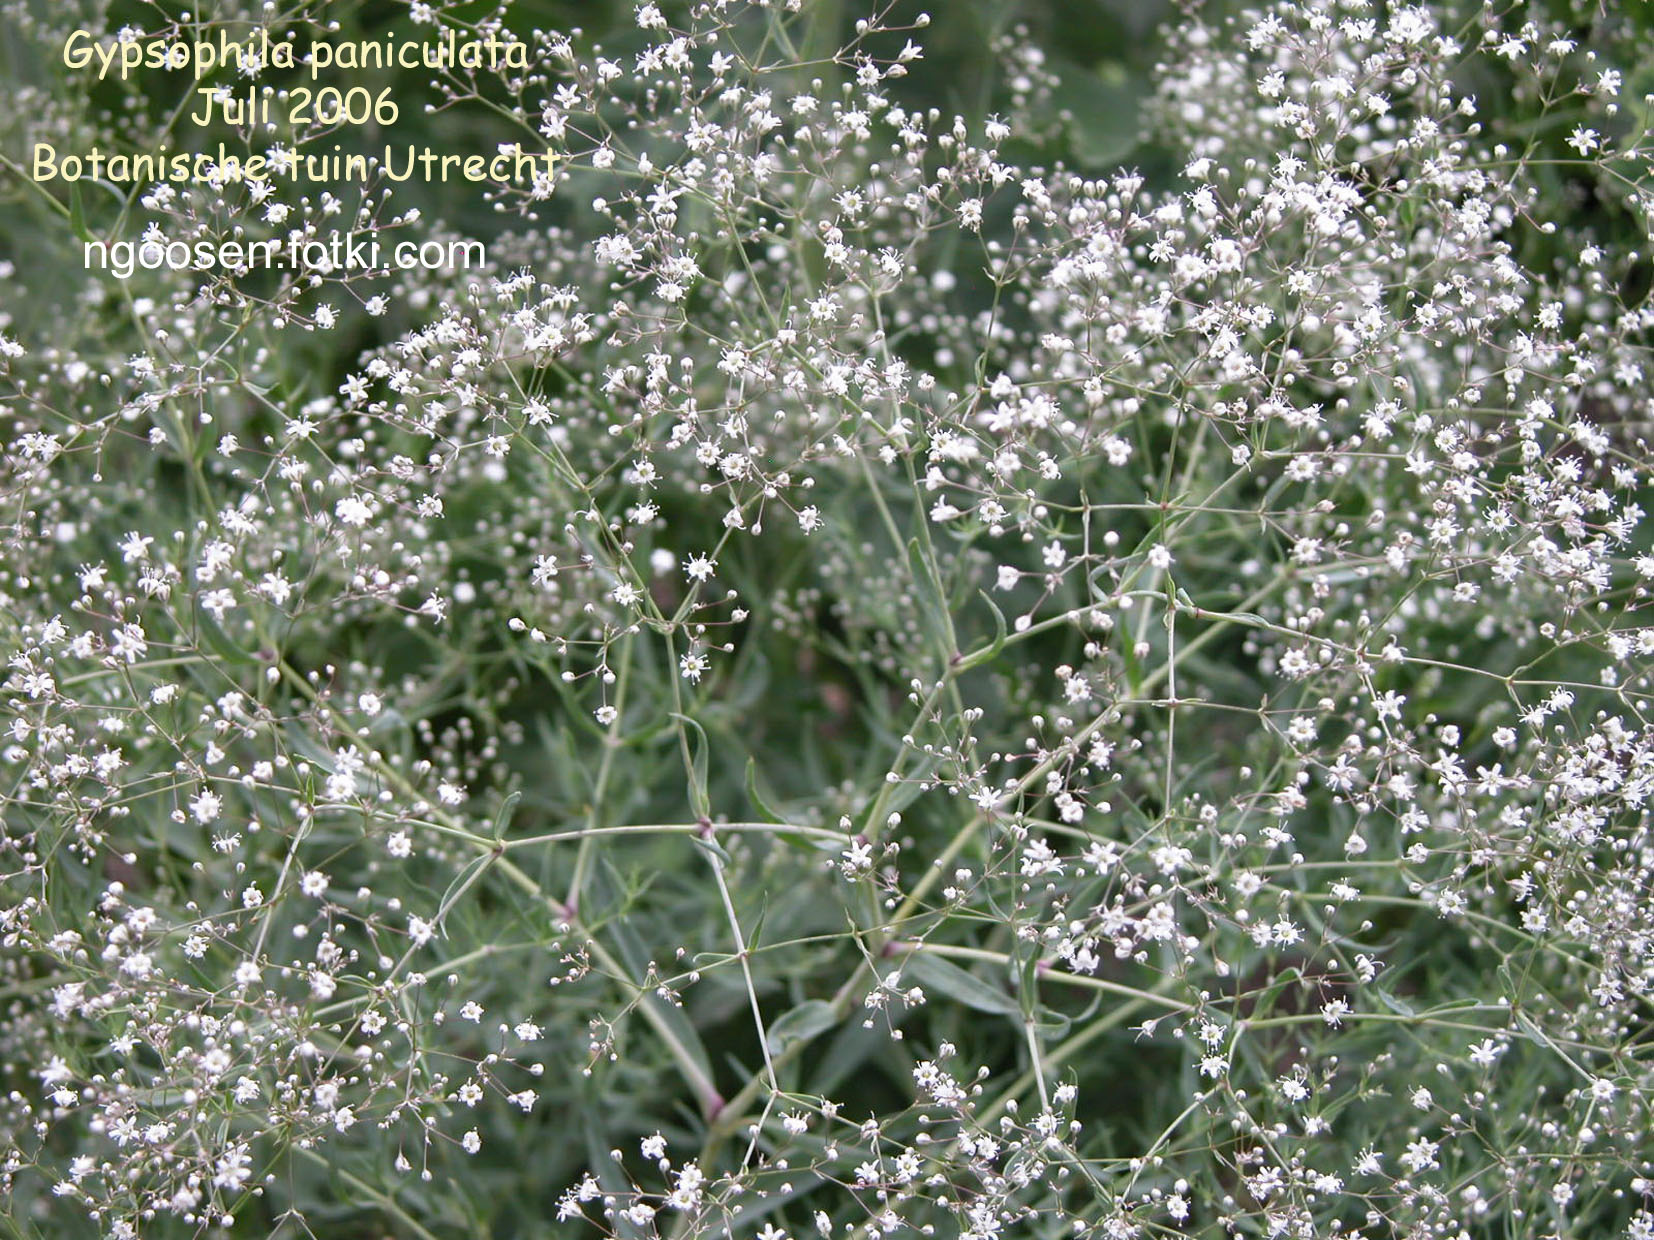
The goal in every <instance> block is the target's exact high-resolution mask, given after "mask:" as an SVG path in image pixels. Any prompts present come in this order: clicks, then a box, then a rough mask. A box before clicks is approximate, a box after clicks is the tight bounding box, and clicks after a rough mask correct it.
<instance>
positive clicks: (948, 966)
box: [902, 948, 1022, 1020]
mask: <svg viewBox="0 0 1654 1240" xmlns="http://www.w3.org/2000/svg"><path fill="white" fill-rule="evenodd" d="M902 977H903V979H904V980H905V979H907V978H912V979H913V980H914V981H916V982H918V983H919V984H920V985H921V986H923V987H924V988H925V989H926V990H934V991H937V992H938V993H940V994H943V995H946V996H947V997H948V998H949V999H952V1000H953V1001H954V1002H956V1003H963V1004H964V1005H965V1006H966V1007H968V1008H970V1009H972V1010H973V1011H977V1012H989V1013H992V1014H993V1015H995V1016H1014V1017H1016V1018H1017V1019H1018V1020H1021V1019H1022V1004H1021V1003H1019V1002H1018V1001H1017V1000H1016V999H1014V998H1013V997H1011V996H1010V995H1008V994H1006V993H1005V992H1004V991H1002V990H997V989H995V988H994V987H992V986H990V985H989V984H988V983H987V982H985V981H983V980H982V979H981V978H980V977H977V976H976V974H974V973H967V972H966V971H965V970H964V969H961V968H960V967H959V966H958V965H956V964H954V963H953V962H952V961H949V960H944V959H942V957H940V956H936V955H932V954H929V953H927V952H926V951H925V950H924V949H923V948H920V949H919V950H918V951H917V952H915V953H914V955H913V956H912V957H910V958H909V959H908V961H907V962H906V963H905V964H904V965H903V966H902Z"/></svg>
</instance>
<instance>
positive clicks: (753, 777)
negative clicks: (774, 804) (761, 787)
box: [747, 755, 787, 822]
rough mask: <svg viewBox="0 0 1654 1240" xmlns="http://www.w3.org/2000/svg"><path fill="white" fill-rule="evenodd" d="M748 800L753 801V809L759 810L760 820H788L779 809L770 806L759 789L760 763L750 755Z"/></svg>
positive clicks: (748, 760)
mask: <svg viewBox="0 0 1654 1240" xmlns="http://www.w3.org/2000/svg"><path fill="white" fill-rule="evenodd" d="M747 800H749V801H751V802H752V807H753V809H755V810H757V811H758V821H760V822H786V821H787V820H786V819H785V818H783V817H782V816H781V815H780V813H779V812H778V811H776V810H774V809H771V808H770V804H769V801H768V800H767V799H766V798H765V796H764V794H763V793H762V792H760V791H758V763H757V762H756V761H755V760H754V759H753V758H752V757H751V756H750V755H749V756H748V758H747Z"/></svg>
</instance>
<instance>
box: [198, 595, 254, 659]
mask: <svg viewBox="0 0 1654 1240" xmlns="http://www.w3.org/2000/svg"><path fill="white" fill-rule="evenodd" d="M195 637H196V644H197V646H205V647H206V648H207V650H209V651H210V652H211V653H212V654H214V655H216V656H217V657H218V658H220V659H222V660H223V661H224V662H225V663H229V664H233V665H235V666H238V667H246V666H247V665H248V664H250V663H257V662H258V656H257V655H255V654H253V653H252V652H251V651H249V650H244V649H243V648H242V647H241V646H239V645H237V644H236V643H235V642H234V641H232V640H231V639H230V635H229V634H228V633H226V632H225V631H224V630H223V629H222V628H221V627H219V623H218V621H217V620H214V619H213V618H212V615H211V614H210V613H208V612H206V611H203V610H202V609H201V607H200V606H199V605H197V606H196V609H195Z"/></svg>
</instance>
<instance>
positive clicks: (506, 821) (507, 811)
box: [494, 788, 523, 840]
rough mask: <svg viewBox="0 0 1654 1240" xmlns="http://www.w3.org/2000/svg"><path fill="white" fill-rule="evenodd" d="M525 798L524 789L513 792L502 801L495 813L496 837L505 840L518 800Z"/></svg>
mask: <svg viewBox="0 0 1654 1240" xmlns="http://www.w3.org/2000/svg"><path fill="white" fill-rule="evenodd" d="M522 799H523V792H522V789H521V788H519V789H517V791H515V792H513V793H511V794H510V795H509V796H507V797H506V798H505V800H503V801H501V802H500V808H499V811H498V812H497V813H496V814H495V815H494V838H495V839H496V840H503V839H504V838H505V829H506V828H507V827H509V826H510V825H511V815H512V813H513V812H514V811H515V810H516V808H517V802H518V801H521V800H522Z"/></svg>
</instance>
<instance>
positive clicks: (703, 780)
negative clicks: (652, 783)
mask: <svg viewBox="0 0 1654 1240" xmlns="http://www.w3.org/2000/svg"><path fill="white" fill-rule="evenodd" d="M670 714H671V716H672V718H674V719H676V720H677V721H678V722H679V723H682V724H685V725H687V726H689V727H691V728H694V729H695V739H694V740H693V741H691V742H690V745H689V753H690V759H689V772H688V774H689V807H690V809H692V810H694V812H695V817H697V818H711V817H712V798H711V796H710V795H709V794H708V792H707V775H706V763H707V757H706V754H707V743H706V729H705V728H703V727H701V725H700V724H698V723H696V722H695V721H694V720H693V719H691V718H690V717H689V716H688V715H680V714H679V713H678V712H677V711H671V712H670Z"/></svg>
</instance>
